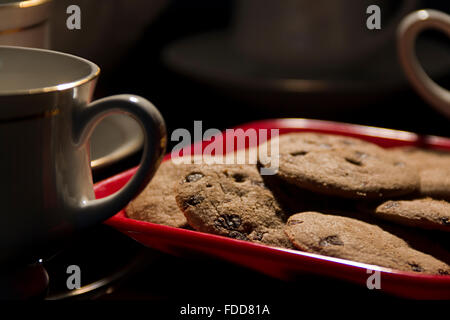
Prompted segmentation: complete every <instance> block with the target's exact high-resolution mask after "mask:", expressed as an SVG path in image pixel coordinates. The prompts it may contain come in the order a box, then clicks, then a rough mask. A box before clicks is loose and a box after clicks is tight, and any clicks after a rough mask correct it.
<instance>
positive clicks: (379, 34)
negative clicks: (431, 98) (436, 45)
mask: <svg viewBox="0 0 450 320" xmlns="http://www.w3.org/2000/svg"><path fill="white" fill-rule="evenodd" d="M236 5H237V7H236V13H235V16H234V20H233V39H232V41H233V45H234V46H235V47H236V48H237V50H238V51H239V53H241V54H243V55H244V56H246V57H248V58H250V59H253V60H255V61H258V62H261V63H263V64H265V65H267V64H269V65H272V66H279V67H285V68H290V69H299V70H314V69H319V70H329V69H332V70H333V69H340V68H346V67H348V66H349V65H354V64H356V63H358V62H361V61H362V60H364V59H365V58H367V57H368V56H369V55H370V54H372V53H373V52H375V51H376V50H377V49H379V48H380V47H382V46H383V45H385V44H387V43H388V42H389V40H394V39H395V29H396V26H397V24H398V23H399V21H400V20H401V18H403V17H404V16H405V15H406V14H407V13H409V12H411V11H413V10H414V9H415V8H416V7H417V1H416V0H401V1H395V2H394V1H386V0H358V1H348V0H333V1H330V0H313V1H310V0H283V1H272V0H238V1H236ZM370 5H378V6H379V7H380V10H381V21H382V25H381V29H380V30H369V29H368V28H367V26H366V20H367V18H368V17H369V15H368V14H367V8H368V7H369V6H370Z"/></svg>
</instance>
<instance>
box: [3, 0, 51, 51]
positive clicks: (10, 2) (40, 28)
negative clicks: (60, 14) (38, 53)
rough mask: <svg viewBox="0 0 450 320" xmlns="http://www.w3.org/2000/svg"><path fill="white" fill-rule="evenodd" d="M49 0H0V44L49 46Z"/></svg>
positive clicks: (35, 46)
mask: <svg viewBox="0 0 450 320" xmlns="http://www.w3.org/2000/svg"><path fill="white" fill-rule="evenodd" d="M51 4H52V1H51V0H3V1H0V45H9V46H21V47H33V48H45V49H47V48H49V46H50V23H49V18H50V15H51Z"/></svg>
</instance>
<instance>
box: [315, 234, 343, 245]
mask: <svg viewBox="0 0 450 320" xmlns="http://www.w3.org/2000/svg"><path fill="white" fill-rule="evenodd" d="M330 244H332V245H335V246H343V245H344V243H343V242H342V240H341V239H340V238H339V236H338V235H332V236H328V237H326V238H323V239H321V240H320V242H319V245H320V246H322V247H325V246H328V245H330Z"/></svg>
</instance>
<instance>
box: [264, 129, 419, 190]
mask: <svg viewBox="0 0 450 320" xmlns="http://www.w3.org/2000/svg"><path fill="white" fill-rule="evenodd" d="M268 148H270V146H269V147H268ZM270 157H272V155H270ZM270 157H264V156H261V155H259V163H260V165H262V166H265V167H268V163H270ZM276 174H277V175H278V176H279V177H280V178H281V179H283V180H285V181H287V182H289V183H292V184H295V185H297V186H298V187H300V188H305V189H308V190H311V191H313V192H318V193H322V194H326V195H333V196H339V197H346V198H367V199H370V198H386V197H391V196H399V195H404V194H408V193H412V192H414V191H416V190H417V189H418V188H419V175H418V172H417V170H415V168H413V167H412V166H410V165H408V164H407V163H406V162H404V161H402V160H399V159H397V158H396V157H394V156H392V155H391V154H390V153H389V152H387V151H386V150H385V149H383V148H381V147H379V146H377V145H375V144H372V143H369V142H366V141H363V140H359V139H356V138H350V137H344V136H337V135H326V134H316V133H291V134H285V135H282V136H280V137H279V170H278V172H277V173H276Z"/></svg>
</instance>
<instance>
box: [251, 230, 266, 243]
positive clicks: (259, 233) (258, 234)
mask: <svg viewBox="0 0 450 320" xmlns="http://www.w3.org/2000/svg"><path fill="white" fill-rule="evenodd" d="M263 236H264V233H262V232H259V231H258V232H256V233H255V235H254V236H253V240H257V241H261V240H262V238H263Z"/></svg>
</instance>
